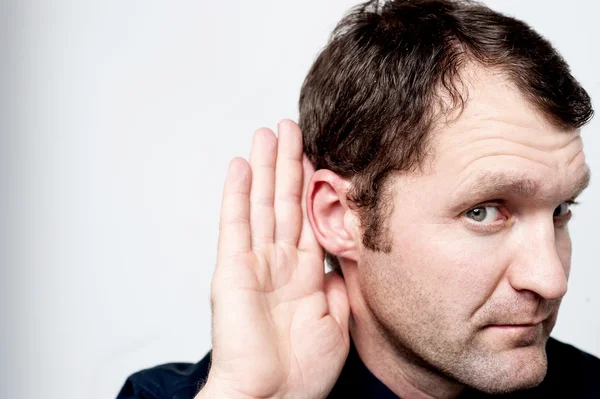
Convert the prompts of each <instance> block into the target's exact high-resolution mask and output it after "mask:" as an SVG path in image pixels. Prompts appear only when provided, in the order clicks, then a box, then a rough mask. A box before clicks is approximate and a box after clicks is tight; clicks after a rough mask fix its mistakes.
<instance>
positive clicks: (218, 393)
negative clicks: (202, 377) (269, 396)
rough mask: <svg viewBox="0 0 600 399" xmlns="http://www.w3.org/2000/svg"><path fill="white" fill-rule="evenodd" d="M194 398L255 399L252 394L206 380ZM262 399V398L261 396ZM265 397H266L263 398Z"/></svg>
mask: <svg viewBox="0 0 600 399" xmlns="http://www.w3.org/2000/svg"><path fill="white" fill-rule="evenodd" d="M194 399H257V398H254V397H252V396H248V395H245V394H243V393H240V392H239V391H237V390H235V389H232V388H228V387H227V386H226V385H222V384H216V383H211V381H210V380H209V381H207V382H206V384H204V386H203V387H202V389H200V392H198V394H197V395H196V396H195V398H194ZM261 399H262V398H261ZM265 399H266V398H265Z"/></svg>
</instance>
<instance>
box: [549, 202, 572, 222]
mask: <svg viewBox="0 0 600 399" xmlns="http://www.w3.org/2000/svg"><path fill="white" fill-rule="evenodd" d="M571 204H572V202H569V201H567V202H563V203H562V204H560V205H559V206H557V207H556V208H555V209H554V213H553V215H552V216H554V217H555V218H560V217H563V216H567V215H568V214H569V213H570V212H571V211H570V209H569V207H570V206H571Z"/></svg>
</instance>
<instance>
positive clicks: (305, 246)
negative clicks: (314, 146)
mask: <svg viewBox="0 0 600 399" xmlns="http://www.w3.org/2000/svg"><path fill="white" fill-rule="evenodd" d="M302 170H303V183H302V201H301V203H302V231H301V233H300V240H299V241H298V249H299V250H300V251H303V252H310V253H315V254H317V255H319V256H321V257H323V256H324V255H323V248H321V245H320V244H319V241H318V240H317V237H316V236H315V233H314V231H313V229H312V226H311V225H310V221H309V220H308V213H307V210H306V201H307V198H306V197H307V194H308V186H309V183H310V179H311V178H312V175H313V174H314V173H315V168H314V167H313V165H312V163H311V162H310V161H309V159H308V158H307V157H306V155H304V156H303V157H302Z"/></svg>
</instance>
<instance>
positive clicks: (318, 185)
mask: <svg viewBox="0 0 600 399" xmlns="http://www.w3.org/2000/svg"><path fill="white" fill-rule="evenodd" d="M349 188H350V182H349V181H347V180H346V179H343V178H341V177H340V176H338V175H337V174H335V173H334V172H332V171H330V170H327V169H319V170H317V171H316V172H315V173H314V174H313V176H312V179H311V181H310V183H309V185H308V192H307V199H306V201H307V202H306V209H307V214H308V219H309V220H310V224H311V226H312V229H313V232H314V233H315V236H316V238H317V240H318V241H319V244H320V245H321V246H322V247H323V248H324V249H325V250H326V251H327V252H329V253H331V254H332V255H335V256H337V257H340V258H346V259H350V260H353V261H357V260H358V248H359V246H358V243H359V241H358V240H360V231H359V229H358V223H357V218H356V213H355V212H354V211H353V210H352V209H351V208H350V206H349V205H350V204H349V202H348V200H347V197H346V195H347V193H348V189H349Z"/></svg>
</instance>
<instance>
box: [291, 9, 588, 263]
mask: <svg viewBox="0 0 600 399" xmlns="http://www.w3.org/2000/svg"><path fill="white" fill-rule="evenodd" d="M467 62H474V63H477V64H480V65H482V66H484V67H486V68H495V69H498V70H500V71H502V72H503V73H504V74H505V75H506V77H507V78H508V79H509V80H510V81H511V82H512V83H513V84H514V85H515V86H516V87H517V88H518V89H519V90H520V91H521V92H522V94H523V95H524V96H525V98H526V99H527V100H528V101H529V102H530V103H531V104H533V105H534V106H535V107H536V108H537V109H538V110H540V111H541V112H542V114H543V115H545V116H546V118H547V119H548V120H549V121H550V122H551V123H553V124H555V125H557V126H560V127H561V128H564V129H567V130H568V129H575V128H579V127H581V126H582V125H584V124H585V123H586V122H587V121H588V120H589V119H591V117H592V115H593V110H592V106H591V102H590V98H589V96H588V94H587V93H586V91H585V90H584V89H583V88H582V87H581V86H580V85H579V83H578V82H577V81H576V80H575V78H573V76H572V75H571V73H570V70H569V66H568V65H567V63H566V62H565V61H564V59H563V58H562V57H561V56H560V55H559V54H558V53H557V51H556V50H555V49H554V48H553V47H552V45H551V44H550V43H549V42H548V41H547V40H545V39H544V38H543V37H541V36H540V35H539V34H538V33H536V32H535V31H534V30H533V29H531V28H530V27H529V26H528V25H527V24H526V23H524V22H522V21H519V20H517V19H515V18H512V17H508V16H505V15H502V14H500V13H498V12H496V11H493V10H491V9H489V8H488V7H486V6H484V5H482V4H479V3H477V2H474V1H468V0H454V1H453V0H391V1H388V2H385V3H383V4H380V2H379V1H368V2H366V3H364V4H361V5H359V6H357V7H355V8H353V9H352V10H351V11H350V13H349V14H347V15H346V16H345V17H344V18H343V19H342V20H341V21H340V22H339V24H338V25H337V27H336V28H335V29H334V31H333V33H332V36H331V39H330V41H329V43H328V45H327V46H326V47H325V48H324V50H323V51H322V52H321V54H320V55H319V57H318V58H317V60H316V61H315V63H314V64H313V66H312V68H311V69H310V71H309V73H308V76H307V77H306V80H305V81H304V84H303V87H302V90H301V93H300V102H299V106H300V118H299V123H300V127H301V129H302V132H303V135H304V148H305V152H306V154H307V156H308V158H309V159H310V160H311V161H312V162H313V164H314V165H315V168H316V169H322V168H325V169H329V170H332V171H333V172H335V173H337V174H338V175H340V176H342V177H344V178H350V179H351V182H352V189H351V190H350V192H349V193H348V198H349V200H351V201H352V203H353V204H354V205H356V207H357V209H358V210H359V217H360V222H361V228H362V230H363V243H364V245H365V246H366V247H367V248H370V249H372V250H376V251H390V250H391V241H390V240H389V238H387V237H386V234H383V233H384V231H383V229H384V226H385V224H384V220H385V218H386V217H387V216H388V215H389V213H390V207H391V201H389V199H387V198H386V191H388V190H385V189H384V185H385V183H386V177H387V176H389V174H390V172H391V171H394V170H395V171H411V170H415V169H416V168H418V167H420V166H421V164H422V162H423V160H424V159H425V157H426V155H427V151H428V148H427V135H428V133H429V132H430V130H431V127H432V124H433V122H434V119H435V117H436V109H438V108H439V107H436V105H438V104H440V98H441V94H445V95H446V97H447V98H450V100H451V104H453V106H454V105H458V106H460V107H461V109H462V107H463V106H464V102H465V99H464V98H463V96H462V95H461V93H462V92H461V90H460V88H459V87H458V82H460V77H459V76H458V75H459V72H460V71H461V70H462V68H463V67H464V66H465V64H466V63H467ZM327 260H328V262H329V263H330V264H331V265H332V266H334V268H339V262H338V260H337V258H335V257H334V256H332V255H331V254H327Z"/></svg>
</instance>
